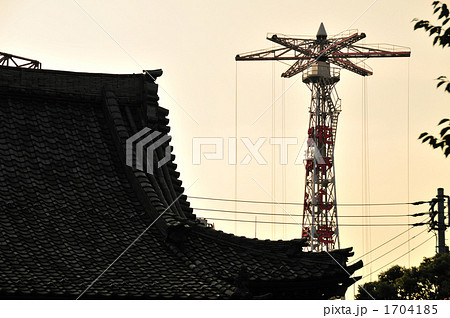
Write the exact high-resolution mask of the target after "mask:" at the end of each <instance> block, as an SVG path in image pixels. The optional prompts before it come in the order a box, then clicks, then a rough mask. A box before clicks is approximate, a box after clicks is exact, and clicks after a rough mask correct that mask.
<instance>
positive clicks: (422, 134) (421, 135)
mask: <svg viewBox="0 0 450 318" xmlns="http://www.w3.org/2000/svg"><path fill="white" fill-rule="evenodd" d="M426 135H428V133H427V132H424V133H421V134H420V136H419V138H417V139H422V138H423V137H425V136H426Z"/></svg>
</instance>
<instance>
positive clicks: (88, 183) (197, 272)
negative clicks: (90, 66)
mask: <svg viewBox="0 0 450 318" xmlns="http://www.w3.org/2000/svg"><path fill="white" fill-rule="evenodd" d="M150 74H151V75H152V76H149V75H147V74H145V73H143V74H133V75H113V74H92V73H75V72H63V71H52V70H34V69H21V68H12V67H0V298H69V299H75V298H77V297H78V296H79V295H80V294H81V293H82V292H83V291H84V290H85V289H86V288H87V287H88V286H90V285H91V283H92V282H93V281H94V280H95V279H96V278H97V277H98V276H99V275H100V274H101V273H102V272H103V271H105V270H106V269H107V267H108V266H109V265H110V264H111V263H113V261H115V260H116V259H117V258H118V257H119V255H121V253H123V252H124V251H125V249H126V248H127V247H128V246H129V245H130V244H131V243H132V242H133V241H135V240H136V238H138V236H139V235H140V234H141V233H142V232H143V231H144V230H145V229H146V228H147V227H148V226H149V225H150V224H151V223H152V222H154V221H155V220H156V222H155V224H154V225H153V226H151V227H150V228H149V230H148V231H147V232H145V234H144V235H142V237H140V238H139V239H138V240H137V241H136V242H135V244H133V245H132V247H131V248H130V249H129V250H127V251H126V253H124V254H123V255H122V256H121V257H119V258H118V259H117V261H116V262H115V263H114V264H113V265H112V266H111V267H110V268H109V269H108V270H107V271H106V272H105V274H104V275H103V276H101V277H100V278H99V279H98V280H97V281H95V283H94V284H93V285H92V286H91V287H90V288H89V289H88V290H87V291H86V293H85V294H84V295H83V297H82V298H133V299H134V298H146V299H149V298H150V299H152V298H169V299H174V298H175V299H179V298H196V299H199V298H200V299H210V298H213V299H214V298H218V299H227V298H284V299H290V298H291V299H294V298H303V299H304V298H312V299H320V298H330V297H333V296H340V295H343V294H344V292H345V290H346V289H347V287H348V286H349V285H351V284H352V283H353V282H354V280H353V279H351V278H349V276H350V275H352V274H353V273H354V271H355V270H357V269H358V268H360V267H361V266H362V264H361V263H357V264H356V265H354V266H349V267H347V266H346V263H347V258H348V257H349V256H351V255H352V252H351V249H345V250H337V251H333V252H332V253H331V254H332V256H333V257H334V258H335V260H336V261H337V262H339V263H340V265H338V264H337V262H336V261H335V260H333V259H332V258H331V257H330V256H329V255H327V254H325V253H314V254H312V253H306V252H302V246H303V244H304V241H303V240H291V241H269V240H264V241H262V240H256V239H248V238H244V237H237V236H234V235H231V234H225V233H223V232H221V231H216V230H214V229H212V228H206V227H204V225H202V224H201V222H199V221H198V220H196V216H195V215H194V214H193V210H192V208H190V205H189V202H188V201H187V197H186V195H184V194H183V191H184V188H183V187H182V182H181V181H180V174H179V173H178V172H177V171H176V168H177V165H176V164H175V156H174V155H173V154H172V156H171V161H170V162H168V163H167V164H165V165H163V166H162V167H160V168H157V169H155V171H154V174H153V175H151V174H147V173H144V172H142V171H139V170H136V169H134V168H130V167H128V166H127V165H126V164H125V162H126V161H125V160H126V156H125V141H126V139H127V138H129V137H130V136H132V135H133V134H135V133H136V132H138V131H140V130H141V129H142V128H144V127H149V128H151V129H153V130H157V131H160V132H162V133H164V134H168V132H169V130H170V128H169V126H168V122H169V121H168V119H167V115H168V110H167V109H164V108H162V107H160V106H159V105H158V95H157V92H158V86H157V84H156V83H155V81H154V79H155V78H157V77H158V76H160V75H161V74H162V72H161V71H158V70H157V71H151V72H150ZM152 77H153V78H152ZM163 156H164V153H163V150H162V148H158V149H157V150H156V158H159V159H160V158H162V157H163ZM180 196H181V197H180ZM178 197H179V199H178V200H176V198H178ZM175 200H176V201H175ZM174 201H175V203H174V204H172V205H171V203H172V202H174ZM169 206H170V207H169ZM166 209H167V211H166V212H165V213H164V214H163V215H162V216H161V217H160V218H158V216H159V215H160V214H161V213H163V212H164V211H165V210H166ZM341 266H342V267H341ZM343 268H345V270H344V269H343Z"/></svg>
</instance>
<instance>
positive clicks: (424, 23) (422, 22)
mask: <svg viewBox="0 0 450 318" xmlns="http://www.w3.org/2000/svg"><path fill="white" fill-rule="evenodd" d="M429 24H430V21H426V20H420V21H419V22H417V23H416V24H415V25H414V30H417V29H420V28H425V27H426V26H428V25H429Z"/></svg>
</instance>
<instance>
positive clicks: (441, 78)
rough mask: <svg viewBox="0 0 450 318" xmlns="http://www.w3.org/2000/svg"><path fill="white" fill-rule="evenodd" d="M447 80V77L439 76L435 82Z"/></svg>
mask: <svg viewBox="0 0 450 318" xmlns="http://www.w3.org/2000/svg"><path fill="white" fill-rule="evenodd" d="M446 78H447V76H444V75H441V76H439V77H438V78H436V79H437V80H445V79H446Z"/></svg>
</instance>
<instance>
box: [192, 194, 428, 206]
mask: <svg viewBox="0 0 450 318" xmlns="http://www.w3.org/2000/svg"><path fill="white" fill-rule="evenodd" d="M188 198H190V199H198V200H211V201H225V202H240V203H255V204H284V205H298V206H303V205H304V204H303V203H300V202H286V203H281V202H274V201H258V200H237V199H224V198H212V197H200V196H188ZM429 202H430V201H417V202H385V203H338V204H337V205H338V206H369V205H370V206H390V205H392V206H393V205H408V204H412V205H418V204H423V203H429Z"/></svg>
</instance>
